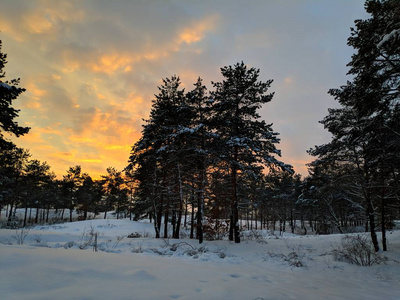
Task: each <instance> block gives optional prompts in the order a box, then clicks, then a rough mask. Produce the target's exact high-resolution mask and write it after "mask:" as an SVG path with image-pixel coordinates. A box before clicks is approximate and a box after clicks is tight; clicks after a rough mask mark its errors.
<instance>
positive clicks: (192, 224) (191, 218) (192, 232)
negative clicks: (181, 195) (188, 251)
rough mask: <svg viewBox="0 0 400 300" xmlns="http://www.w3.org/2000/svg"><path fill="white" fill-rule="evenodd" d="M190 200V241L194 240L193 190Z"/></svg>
mask: <svg viewBox="0 0 400 300" xmlns="http://www.w3.org/2000/svg"><path fill="white" fill-rule="evenodd" d="M190 199H191V204H192V205H191V206H192V213H191V216H190V239H193V238H194V190H192V195H191V197H190Z"/></svg>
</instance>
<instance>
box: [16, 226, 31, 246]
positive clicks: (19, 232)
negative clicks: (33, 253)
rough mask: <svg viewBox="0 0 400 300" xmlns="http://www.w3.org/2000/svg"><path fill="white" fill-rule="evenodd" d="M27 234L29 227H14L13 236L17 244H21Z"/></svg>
mask: <svg viewBox="0 0 400 300" xmlns="http://www.w3.org/2000/svg"><path fill="white" fill-rule="evenodd" d="M28 234H29V229H26V228H22V229H16V230H15V235H14V236H13V238H14V239H15V241H16V242H17V244H18V245H22V244H23V243H24V242H25V239H26V237H27V236H28Z"/></svg>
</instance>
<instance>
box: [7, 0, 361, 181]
mask: <svg viewBox="0 0 400 300" xmlns="http://www.w3.org/2000/svg"><path fill="white" fill-rule="evenodd" d="M363 1H364V0H357V1H345V0H338V1H330V2H329V1H318V0H310V1H306V2H302V1H289V2H287V1H262V0H254V1H250V2H249V3H247V2H246V3H245V4H244V3H243V1H237V0H229V1H228V0H226V1H225V0H222V1H209V0H204V1H179V0H178V1H161V0H155V1H130V0H120V1H106V0H96V1H94V0H85V1H81V0H75V1H62V2H60V1H52V0H31V1H4V3H2V9H1V10H0V30H1V32H0V39H2V41H3V51H4V52H5V53H7V54H8V61H9V63H8V64H7V65H6V72H7V77H8V78H18V77H21V86H22V87H25V88H26V89H27V91H26V92H25V93H23V94H22V95H21V96H20V97H19V98H18V99H17V101H16V102H15V105H16V107H17V108H20V109H21V112H20V118H19V122H20V123H21V124H28V125H29V126H31V127H32V130H31V132H30V133H29V134H28V135H26V136H25V137H22V138H20V139H18V140H16V141H15V142H16V143H17V144H18V145H20V146H21V147H26V148H29V149H31V152H32V154H33V156H34V157H35V158H37V159H40V160H47V161H48V162H49V163H50V165H52V166H53V169H54V170H55V171H56V173H57V174H58V175H59V176H60V175H62V174H63V173H65V170H67V169H68V167H70V166H74V165H76V164H81V165H82V167H83V169H84V171H85V172H89V173H90V174H91V175H96V174H97V175H98V174H101V173H102V172H103V173H104V172H105V170H106V168H107V167H109V166H115V167H117V168H119V169H122V168H123V167H125V166H126V164H127V159H128V157H129V151H130V148H131V146H132V145H133V144H134V142H135V141H136V140H137V139H138V138H139V137H140V133H141V129H142V127H141V125H142V119H143V118H145V119H146V118H148V115H149V111H150V108H151V100H152V99H153V98H154V94H155V93H157V92H158V91H157V85H159V84H160V80H161V78H165V77H169V76H171V75H174V74H176V75H178V76H180V78H181V80H182V83H183V84H182V87H184V88H185V89H186V90H190V89H192V88H193V83H194V82H195V81H196V79H197V77H198V76H201V77H202V78H203V79H204V84H205V85H207V87H208V88H209V89H212V87H211V84H210V81H212V80H213V81H219V80H220V79H221V75H220V72H219V68H220V67H222V66H226V65H232V64H235V63H236V62H239V61H242V60H243V61H244V62H245V63H246V64H249V65H251V66H254V67H257V68H260V69H261V73H260V79H261V80H263V81H264V80H268V79H274V83H273V84H272V87H271V91H274V92H276V93H275V96H274V99H273V100H272V102H271V103H268V104H267V105H266V106H265V107H263V109H262V116H263V117H264V118H265V119H266V121H267V122H268V123H269V122H273V123H274V126H273V129H274V130H275V131H278V132H280V133H281V138H282V143H281V145H280V147H281V149H282V153H283V155H284V156H283V159H284V161H285V162H288V163H292V164H294V165H295V167H296V170H297V171H298V172H302V173H304V171H305V169H304V165H302V164H304V162H307V161H308V160H309V157H308V155H307V154H305V150H307V149H308V148H310V147H312V146H313V145H314V144H320V143H322V142H323V141H325V140H327V139H329V134H328V133H327V132H326V131H324V129H323V128H322V127H321V126H319V125H318V123H317V122H318V120H321V119H322V118H323V117H324V115H325V114H326V109H327V108H328V107H331V106H333V105H335V103H334V101H333V100H332V99H331V98H330V97H329V96H328V95H327V90H328V89H329V88H332V87H337V86H339V85H340V84H342V83H344V82H345V81H346V77H345V74H346V68H345V65H346V63H347V61H348V60H349V58H350V55H351V49H349V48H348V47H347V46H346V39H347V37H348V36H349V27H350V26H352V25H353V20H354V19H356V18H362V17H363V16H364V14H363ZM25 126H27V125H25ZM92 172H93V174H92Z"/></svg>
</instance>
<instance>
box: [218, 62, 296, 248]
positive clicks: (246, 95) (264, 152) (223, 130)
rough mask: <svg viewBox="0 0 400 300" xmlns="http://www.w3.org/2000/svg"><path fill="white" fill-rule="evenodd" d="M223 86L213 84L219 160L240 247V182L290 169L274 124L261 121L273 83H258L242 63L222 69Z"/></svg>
mask: <svg viewBox="0 0 400 300" xmlns="http://www.w3.org/2000/svg"><path fill="white" fill-rule="evenodd" d="M221 73H222V75H223V77H224V80H223V81H222V82H214V83H213V86H214V89H215V90H214V91H212V92H211V98H212V100H213V101H214V102H213V117H212V122H213V127H214V128H213V129H214V130H215V132H216V134H217V135H218V138H219V141H220V150H221V152H220V159H221V161H223V162H226V163H227V164H228V165H229V168H230V177H231V187H230V188H231V222H230V224H231V225H230V226H231V230H230V236H229V238H230V240H234V241H235V242H236V243H240V236H239V201H240V199H239V197H238V189H239V186H238V183H239V178H240V177H241V176H243V174H244V173H246V174H247V175H248V176H253V177H254V178H257V177H258V174H260V170H262V169H263V168H265V167H266V168H276V167H279V168H282V169H285V170H288V171H290V172H291V167H290V166H288V165H285V164H283V163H282V162H280V161H278V160H277V159H276V158H275V156H274V155H276V156H279V155H280V151H279V150H278V149H277V148H276V146H275V145H276V144H277V143H279V139H278V137H277V136H278V134H277V133H275V132H273V130H272V124H267V123H266V122H265V121H264V120H260V118H261V116H260V115H259V113H258V110H259V109H260V108H261V106H262V105H263V104H265V103H268V102H270V101H271V100H272V97H273V94H267V91H268V89H269V87H270V85H271V83H272V80H268V81H266V82H261V81H258V77H259V73H260V70H259V69H255V68H249V69H248V68H247V66H246V65H245V64H244V63H243V62H241V63H237V64H236V65H234V66H228V67H223V68H221Z"/></svg>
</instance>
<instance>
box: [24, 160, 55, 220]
mask: <svg viewBox="0 0 400 300" xmlns="http://www.w3.org/2000/svg"><path fill="white" fill-rule="evenodd" d="M54 178H55V175H54V173H52V172H51V171H50V165H49V164H48V163H47V162H40V161H39V160H37V159H33V160H30V161H29V162H28V163H27V164H26V166H25V168H24V178H23V187H21V189H22V190H23V191H24V197H23V198H24V208H25V214H24V223H23V226H24V227H25V225H26V224H27V217H28V209H29V208H32V207H35V208H36V216H35V223H38V219H39V210H40V209H41V208H42V209H45V208H46V202H47V200H48V199H47V198H46V196H45V194H46V193H45V191H46V190H47V189H49V184H50V183H51V182H52V180H53V179H54Z"/></svg>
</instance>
